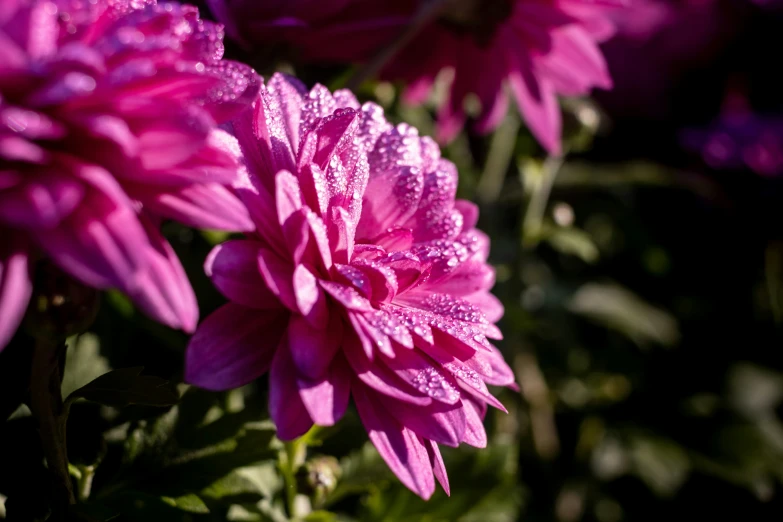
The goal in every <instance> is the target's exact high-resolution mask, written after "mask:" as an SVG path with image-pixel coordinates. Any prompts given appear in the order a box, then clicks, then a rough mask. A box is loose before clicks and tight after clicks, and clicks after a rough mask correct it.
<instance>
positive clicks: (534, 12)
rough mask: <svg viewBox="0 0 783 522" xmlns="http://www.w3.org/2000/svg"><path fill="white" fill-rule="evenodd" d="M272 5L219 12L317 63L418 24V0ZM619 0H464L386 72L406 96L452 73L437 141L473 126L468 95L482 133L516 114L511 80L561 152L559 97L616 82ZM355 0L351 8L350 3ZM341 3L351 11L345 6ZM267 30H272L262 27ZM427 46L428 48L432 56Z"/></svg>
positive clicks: (547, 141) (237, 1)
mask: <svg viewBox="0 0 783 522" xmlns="http://www.w3.org/2000/svg"><path fill="white" fill-rule="evenodd" d="M312 3H314V2H312V1H307V0H304V1H302V0H299V1H292V2H286V3H285V4H283V3H282V2H271V4H275V6H274V8H272V7H270V6H267V7H266V8H263V7H260V8H257V7H255V5H256V4H257V3H253V4H251V3H249V2H248V1H246V0H211V1H210V4H211V5H212V7H213V11H214V12H215V13H216V15H217V16H218V18H219V19H220V20H221V21H223V22H224V23H226V24H227V25H229V27H230V28H231V34H232V35H233V36H235V37H236V38H238V39H239V40H240V41H242V42H244V43H246V44H247V43H269V42H272V41H279V40H284V41H287V42H289V43H291V45H292V46H293V47H295V48H296V49H297V50H298V51H299V52H300V54H301V56H302V57H303V58H304V59H306V60H310V61H338V62H356V61H364V60H367V59H369V57H371V56H372V55H374V54H375V53H376V52H377V51H378V49H379V48H382V47H384V46H385V45H388V44H389V43H390V42H391V41H392V40H394V39H395V38H396V37H397V36H398V35H399V34H401V33H402V31H403V30H404V29H405V28H406V27H407V26H408V25H409V24H411V23H412V20H413V19H414V16H415V14H416V12H417V9H418V7H419V6H420V5H421V3H422V2H420V1H419V0H373V1H372V2H367V1H364V0H351V1H350V2H349V1H346V0H342V1H338V2H319V5H324V6H327V7H328V9H327V8H326V7H323V8H321V9H319V10H318V11H315V12H313V11H311V10H309V9H306V7H307V6H309V5H310V4H312ZM614 3H615V2H614V0H604V1H598V2H596V1H594V0H456V1H452V2H449V3H447V4H446V5H445V8H444V9H443V11H442V14H441V16H440V17H439V18H437V19H436V20H435V21H433V22H432V23H429V24H427V25H426V26H425V27H423V28H422V29H421V31H420V32H419V33H418V35H417V36H416V37H415V38H414V39H413V40H412V41H411V42H410V43H409V44H408V45H406V46H405V47H404V48H403V49H402V50H401V51H400V52H399V53H398V54H397V55H396V57H395V58H394V59H393V60H392V61H391V63H389V64H388V65H387V66H386V67H385V69H384V70H383V71H382V76H383V77H384V78H386V79H389V80H399V79H402V80H404V81H406V82H407V83H408V87H407V89H406V91H405V93H404V98H405V100H406V101H408V102H410V103H414V104H418V103H421V102H423V101H424V100H425V99H426V98H427V97H428V96H429V94H430V93H431V91H432V88H433V85H434V83H435V79H436V77H437V76H438V75H439V73H441V72H442V71H445V70H451V71H452V72H453V79H452V80H451V81H450V87H449V91H448V97H447V99H446V100H445V101H444V103H442V105H441V106H440V108H439V113H438V138H439V139H440V140H441V141H444V142H448V141H450V140H452V139H453V138H454V137H456V135H457V134H458V133H459V131H460V130H461V129H462V127H463V126H464V124H465V122H466V119H467V116H466V112H465V110H464V107H463V106H464V102H465V99H466V97H467V96H468V95H469V94H474V95H476V96H477V97H478V99H479V100H480V101H481V111H480V115H479V116H478V118H477V121H476V122H475V129H476V130H477V131H478V132H482V133H484V132H489V131H492V130H494V129H495V128H496V127H497V126H498V125H499V124H500V122H501V121H502V119H503V117H504V116H505V115H506V113H507V110H508V103H509V99H508V95H507V93H506V91H505V89H504V85H506V84H507V85H508V87H510V89H511V93H512V94H513V96H514V99H515V100H516V102H517V104H518V106H519V108H520V112H521V114H522V116H523V117H524V119H525V121H526V122H527V124H528V126H529V128H530V130H531V131H532V132H533V134H534V135H535V136H536V138H537V139H538V140H539V141H540V142H541V144H542V145H543V146H544V147H545V148H546V149H547V150H548V151H549V152H550V153H552V154H559V153H560V152H561V143H560V140H561V126H562V121H561V115H560V108H559V105H558V101H557V96H558V95H563V96H577V95H584V94H587V93H589V92H590V91H591V90H592V89H593V88H594V87H600V88H604V89H608V88H611V86H612V81H611V78H610V76H609V73H608V71H607V67H606V63H605V61H604V58H603V56H602V54H601V51H600V49H599V48H598V43H599V42H601V41H604V40H606V39H607V38H609V37H610V36H611V35H612V33H613V31H614V27H613V25H612V23H611V22H610V20H609V14H610V11H612V9H608V8H607V7H608V6H611V5H612V4H614ZM345 4H348V5H345ZM341 7H342V9H341ZM262 29H263V30H262ZM422 50H426V52H423V51H422Z"/></svg>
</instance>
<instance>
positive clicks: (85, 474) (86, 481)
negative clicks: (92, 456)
mask: <svg viewBox="0 0 783 522" xmlns="http://www.w3.org/2000/svg"><path fill="white" fill-rule="evenodd" d="M79 471H81V477H79V480H78V481H77V483H76V485H77V490H76V494H77V496H78V498H79V502H86V501H87V499H88V498H90V492H91V491H92V479H93V478H94V477H95V466H81V467H79Z"/></svg>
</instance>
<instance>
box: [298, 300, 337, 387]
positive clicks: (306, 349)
mask: <svg viewBox="0 0 783 522" xmlns="http://www.w3.org/2000/svg"><path fill="white" fill-rule="evenodd" d="M342 321H343V320H342V317H341V315H340V314H339V313H335V312H332V313H331V314H330V317H329V319H328V324H327V327H326V328H314V327H313V326H312V325H311V324H310V322H309V321H308V320H307V319H305V318H304V317H302V316H301V315H299V314H292V315H291V319H290V321H289V323H288V347H289V349H290V350H291V358H292V360H293V362H294V366H296V368H297V373H298V374H299V375H302V376H303V377H307V378H309V379H318V378H320V377H323V376H324V372H326V370H328V369H329V366H330V365H331V363H332V359H334V356H335V354H336V353H337V350H338V349H339V348H340V344H341V342H342V329H343V324H342Z"/></svg>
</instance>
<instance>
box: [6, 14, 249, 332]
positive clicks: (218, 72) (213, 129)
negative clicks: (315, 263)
mask: <svg viewBox="0 0 783 522" xmlns="http://www.w3.org/2000/svg"><path fill="white" fill-rule="evenodd" d="M222 54H223V46H222V30H221V28H220V26H216V25H214V24H211V23H208V22H202V21H201V20H199V18H198V11H197V10H196V8H194V7H190V6H183V5H179V4H175V3H163V2H161V3H156V2H155V0H139V1H132V0H57V1H43V0H3V1H2V3H0V236H2V238H3V241H2V243H3V244H2V246H0V347H2V346H5V344H6V343H7V342H8V340H9V339H10V337H11V335H13V333H14V330H15V329H16V327H17V326H18V324H19V321H20V320H21V317H22V315H23V314H24V311H25V308H26V304H27V300H28V299H29V295H30V292H31V288H30V280H29V267H28V265H29V263H30V262H31V258H33V257H34V256H36V255H37V253H36V252H38V251H39V250H40V251H42V252H43V253H44V254H45V255H48V256H49V257H51V258H52V259H53V260H54V261H55V262H56V263H57V264H58V265H59V266H60V267H61V268H63V269H64V270H65V271H67V272H68V273H70V274H71V275H72V276H74V277H76V278H77V279H79V280H81V281H82V282H84V283H86V284H88V285H92V286H95V287H99V288H108V287H115V288H119V289H121V290H122V291H124V292H126V293H127V294H128V295H129V296H130V297H131V298H133V300H134V301H135V302H136V304H137V305H138V306H139V307H140V308H141V309H143V310H144V311H145V312H146V313H148V314H149V315H151V316H152V317H154V318H155V319H157V320H159V321H161V322H163V323H165V324H167V325H169V326H172V327H175V328H182V329H184V330H192V329H193V328H195V325H196V322H197V318H198V308H197V305H196V301H195V297H194V295H193V291H192V289H191V288H190V284H189V283H188V280H187V278H186V277H185V273H184V271H183V269H182V266H181V265H180V263H179V261H178V260H177V258H176V256H175V255H174V252H173V250H172V249H171V247H170V246H169V245H168V243H166V241H165V240H164V239H163V237H162V236H161V235H160V233H159V232H158V230H157V228H158V227H157V224H158V221H159V220H160V219H161V218H172V219H176V220H178V221H181V222H183V223H185V224H188V225H191V226H198V227H209V228H219V229H228V230H242V231H247V230H252V228H253V223H252V221H251V220H250V219H249V217H248V215H247V211H246V209H244V206H243V205H242V203H241V202H240V201H239V199H238V198H237V197H236V195H235V194H234V192H233V189H232V188H231V187H230V185H231V184H232V183H233V181H234V180H235V178H236V175H237V172H238V166H237V158H236V152H237V151H238V148H237V147H236V143H235V140H234V139H233V138H232V137H231V136H230V135H228V134H227V133H226V132H225V131H222V130H219V129H218V128H217V123H219V122H222V121H224V120H226V119H228V118H230V117H231V116H233V115H234V114H235V113H236V112H237V111H238V110H239V109H241V108H242V107H244V106H245V105H247V104H249V103H250V102H251V101H252V99H253V98H255V96H256V94H257V92H258V87H259V80H258V78H257V77H256V76H255V73H254V72H253V71H252V70H251V69H249V68H248V67H245V66H243V65H241V64H237V63H233V62H225V61H221V59H220V58H221V56H222ZM232 140H233V143H232ZM232 148H233V151H232Z"/></svg>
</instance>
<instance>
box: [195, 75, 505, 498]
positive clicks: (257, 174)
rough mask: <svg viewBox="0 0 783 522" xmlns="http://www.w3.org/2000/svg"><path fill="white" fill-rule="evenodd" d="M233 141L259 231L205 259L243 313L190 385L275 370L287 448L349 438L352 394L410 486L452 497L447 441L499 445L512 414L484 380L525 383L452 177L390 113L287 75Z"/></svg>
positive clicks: (224, 328)
mask: <svg viewBox="0 0 783 522" xmlns="http://www.w3.org/2000/svg"><path fill="white" fill-rule="evenodd" d="M233 129H234V133H235V135H236V136H237V138H238V140H239V143H240V146H241V148H242V152H243V153H244V159H245V164H246V167H247V173H248V179H247V183H246V186H245V187H244V189H243V190H242V194H243V197H245V202H246V204H247V205H248V208H249V210H250V214H251V216H252V217H253V219H254V221H255V223H256V230H257V231H256V232H254V233H252V234H250V235H248V236H247V237H246V239H242V240H233V241H228V242H226V243H224V244H222V245H219V246H218V247H216V248H215V249H214V250H213V251H212V253H211V254H210V255H209V257H208V259H207V262H206V264H205V269H206V271H207V273H208V274H209V276H210V277H211V278H212V281H213V283H214V284H215V285H216V287H217V288H218V289H219V290H220V291H221V292H222V293H223V294H224V295H225V296H226V297H227V298H228V299H229V300H230V302H229V303H228V304H226V305H224V306H223V307H222V308H220V309H218V310H217V311H216V312H215V313H213V314H212V315H211V316H209V317H207V318H206V319H205V320H204V321H203V323H202V324H201V325H200V327H199V328H198V330H197V331H196V334H195V335H194V336H193V338H192V340H191V343H190V346H189V347H188V351H187V356H186V380H187V381H188V382H190V383H192V384H195V385H197V386H200V387H203V388H207V389H212V390H223V389H228V388H234V387H237V386H242V385H244V384H247V383H249V382H250V381H252V380H253V379H255V378H257V377H259V376H260V375H262V374H264V373H266V372H267V371H269V374H270V375H269V380H270V396H269V409H270V414H271V417H272V419H273V420H274V421H275V423H276V425H277V428H278V436H279V437H280V438H281V439H283V440H290V439H293V438H295V437H298V436H300V435H302V434H304V433H305V432H306V431H307V430H308V429H309V428H310V427H311V426H312V425H313V424H314V423H315V424H318V425H322V426H329V425H332V424H334V423H335V422H337V420H339V419H340V417H342V415H343V413H344V412H345V410H346V407H347V405H348V401H349V396H350V395H352V396H353V398H354V402H355V404H356V407H357V410H358V412H359V415H360V417H361V419H362V422H363V423H364V426H365V427H366V429H367V431H368V433H369V436H370V439H371V440H372V442H373V443H374V444H375V446H376V447H377V448H378V451H379V452H380V454H381V455H382V456H383V458H384V459H385V460H386V462H387V463H388V464H389V466H390V467H391V469H392V470H393V471H394V472H395V473H396V474H397V476H398V477H399V478H400V480H401V481H402V482H403V483H404V484H405V485H406V486H407V487H409V488H410V489H412V490H413V491H415V492H416V493H418V494H419V495H421V496H422V497H424V498H428V497H429V496H430V495H431V494H432V493H433V491H434V487H435V480H436V479H437V480H438V481H439V482H440V483H441V484H442V485H443V487H444V488H445V489H446V491H448V482H447V477H446V472H445V469H444V467H443V461H442V460H441V457H440V453H439V450H438V444H446V445H449V446H457V445H458V444H460V443H461V442H465V443H467V444H471V445H473V446H478V447H482V446H484V445H485V444H486V434H485V431H484V428H483V425H482V418H483V416H484V414H485V412H486V408H487V405H488V404H490V405H493V406H495V407H498V408H501V409H502V405H501V404H500V403H499V402H498V401H497V399H495V398H494V397H493V396H492V395H491V394H490V392H489V391H488V390H487V387H486V384H492V385H500V386H508V385H513V380H514V378H513V374H512V372H511V370H510V369H509V367H508V366H507V365H506V363H505V362H504V361H503V358H502V356H501V354H500V352H499V351H498V350H497V349H496V348H494V347H493V346H492V345H491V344H490V343H489V342H488V341H487V337H490V338H499V337H500V332H499V331H498V329H497V327H495V325H494V324H493V323H494V322H495V321H497V320H498V319H499V318H500V317H501V315H502V313H503V308H502V305H501V304H500V303H499V301H498V300H497V299H496V298H495V297H493V296H492V295H491V294H490V293H489V289H490V288H491V287H492V285H493V284H494V271H493V269H492V268H491V267H490V266H489V265H488V264H487V254H488V249H489V241H488V238H487V237H486V236H485V235H484V234H482V233H481V232H479V231H478V230H476V229H475V228H474V227H475V224H476V220H477V217H478V211H477V209H476V207H475V206H474V205H473V204H471V203H469V202H466V201H461V200H456V201H455V199H454V198H455V192H456V188H457V172H456V169H455V167H454V165H453V164H452V163H450V162H448V161H446V160H444V159H442V158H441V157H440V151H439V148H438V146H437V145H436V144H435V142H434V141H432V140H431V139H429V138H422V137H420V136H419V135H418V133H417V132H416V130H415V129H413V128H411V127H409V126H407V125H405V124H400V125H398V126H396V127H395V126H393V125H391V124H390V123H388V122H387V121H386V119H385V117H384V115H383V110H382V109H381V108H380V107H378V106H377V105H375V104H372V103H367V104H365V105H363V106H360V105H359V103H358V102H357V101H356V98H355V97H354V96H353V95H352V94H351V93H350V92H348V91H338V92H336V93H334V95H332V94H331V93H330V92H329V91H328V90H327V89H326V88H324V87H322V86H320V85H319V86H316V87H315V88H314V89H313V90H311V91H310V92H307V90H306V89H305V88H304V87H303V86H302V85H301V84H300V83H299V82H298V81H297V80H295V79H293V78H289V77H285V76H282V75H279V74H278V75H275V76H274V77H273V78H272V79H271V80H270V81H269V83H268V85H267V86H266V87H264V88H262V90H261V96H260V97H259V99H258V100H257V101H256V103H255V106H254V108H253V110H252V111H246V112H245V113H243V114H242V115H241V116H240V117H238V118H237V119H235V120H234V121H233Z"/></svg>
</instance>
